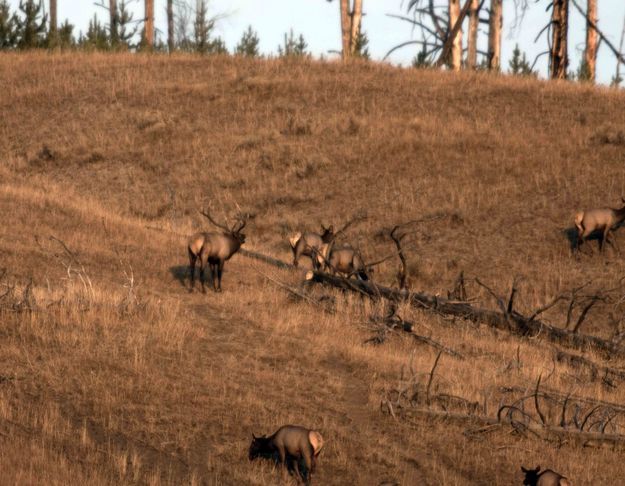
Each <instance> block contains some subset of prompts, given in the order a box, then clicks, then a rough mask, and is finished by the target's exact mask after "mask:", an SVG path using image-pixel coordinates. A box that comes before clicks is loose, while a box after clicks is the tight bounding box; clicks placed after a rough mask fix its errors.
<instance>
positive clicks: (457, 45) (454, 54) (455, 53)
mask: <svg viewBox="0 0 625 486" xmlns="http://www.w3.org/2000/svg"><path fill="white" fill-rule="evenodd" d="M459 17H460V0H449V28H448V29H447V31H448V32H449V33H451V30H452V29H453V27H454V25H456V22H457V21H458V18H459ZM461 66H462V29H460V30H459V31H458V33H457V34H456V37H454V40H453V45H452V48H451V69H453V70H454V71H460V67H461Z"/></svg>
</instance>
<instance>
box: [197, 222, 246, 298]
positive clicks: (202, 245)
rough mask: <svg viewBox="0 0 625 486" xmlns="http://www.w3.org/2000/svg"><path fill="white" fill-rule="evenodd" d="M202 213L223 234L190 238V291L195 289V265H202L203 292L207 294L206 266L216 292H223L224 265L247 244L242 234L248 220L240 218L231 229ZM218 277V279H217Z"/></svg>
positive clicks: (208, 233) (198, 235) (213, 233)
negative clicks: (205, 284)
mask: <svg viewBox="0 0 625 486" xmlns="http://www.w3.org/2000/svg"><path fill="white" fill-rule="evenodd" d="M200 213H201V214H202V215H203V216H205V217H206V218H208V220H209V221H210V222H211V223H212V224H214V225H215V226H217V227H218V228H220V229H221V230H222V232H206V233H196V234H194V235H193V236H191V238H189V244H188V245H187V250H188V253H189V276H190V278H191V286H190V289H189V290H190V291H193V289H194V287H195V264H196V262H197V261H199V264H200V283H201V284H202V292H206V289H205V288H204V269H205V268H206V264H207V263H208V265H209V270H210V276H211V282H212V286H213V290H214V291H215V292H221V276H222V274H223V270H224V263H225V262H226V261H227V260H229V259H230V258H231V257H232V255H234V254H235V253H236V252H237V251H239V248H241V245H242V244H243V243H245V235H244V234H243V233H241V231H242V230H243V228H245V224H246V222H247V221H246V220H245V219H243V218H239V219H238V220H237V221H236V222H235V223H234V224H233V225H232V227H231V228H228V227H227V226H225V225H222V224H219V223H217V222H216V221H215V220H214V219H213V218H212V217H211V215H210V213H208V212H205V211H200ZM215 277H216V278H215Z"/></svg>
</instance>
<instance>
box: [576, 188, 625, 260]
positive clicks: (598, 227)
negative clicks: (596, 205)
mask: <svg viewBox="0 0 625 486" xmlns="http://www.w3.org/2000/svg"><path fill="white" fill-rule="evenodd" d="M621 200H622V201H623V202H624V203H625V198H623V197H621ZM623 221H625V206H623V207H622V208H618V209H613V208H601V209H589V210H588V211H580V212H578V213H577V214H576V215H575V226H576V227H577V250H578V251H579V249H580V248H581V246H582V243H584V241H585V240H586V239H587V238H588V237H589V236H590V235H591V234H592V233H593V232H595V231H601V233H602V235H601V240H599V250H600V251H603V249H604V247H605V244H606V243H611V244H612V245H613V246H614V248H615V249H617V250H618V248H617V247H616V246H615V243H614V242H611V241H610V240H609V237H610V231H612V230H614V229H616V227H617V226H618V225H620V224H621V223H622V222H623Z"/></svg>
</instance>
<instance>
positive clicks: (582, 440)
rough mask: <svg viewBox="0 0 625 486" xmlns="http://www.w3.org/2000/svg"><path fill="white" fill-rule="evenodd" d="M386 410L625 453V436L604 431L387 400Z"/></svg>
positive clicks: (393, 413)
mask: <svg viewBox="0 0 625 486" xmlns="http://www.w3.org/2000/svg"><path fill="white" fill-rule="evenodd" d="M385 407H386V412H387V413H390V414H391V415H392V416H393V418H395V419H397V418H398V417H401V418H403V419H408V420H410V419H411V418H412V419H415V418H416V417H424V418H427V419H428V420H432V419H440V420H449V421H452V422H459V423H470V424H472V425H480V426H481V427H482V428H483V427H489V426H506V425H508V426H511V427H513V428H514V429H515V430H517V431H521V432H522V431H529V432H532V433H533V434H534V435H536V436H537V437H539V438H541V439H543V440H554V439H555V440H558V441H561V440H563V439H565V440H569V441H571V442H576V443H577V444H579V445H581V446H583V447H599V448H600V447H605V446H611V447H612V448H613V449H614V450H625V435H618V434H604V433H600V432H588V431H580V430H577V429H566V428H563V427H556V426H546V425H538V424H529V425H528V424H523V423H520V422H517V421H512V420H507V419H502V420H497V419H496V418H494V417H488V416H484V415H474V414H463V413H457V412H445V411H441V410H431V409H427V408H410V409H404V408H402V409H397V408H395V407H393V405H392V404H391V402H389V401H388V400H383V401H382V403H381V404H380V408H381V409H382V412H384V411H385V410H384V408H385Z"/></svg>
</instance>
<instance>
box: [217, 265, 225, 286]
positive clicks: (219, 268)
mask: <svg viewBox="0 0 625 486" xmlns="http://www.w3.org/2000/svg"><path fill="white" fill-rule="evenodd" d="M223 273H224V261H223V260H219V263H218V264H217V280H218V286H217V292H221V276H222V274H223Z"/></svg>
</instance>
